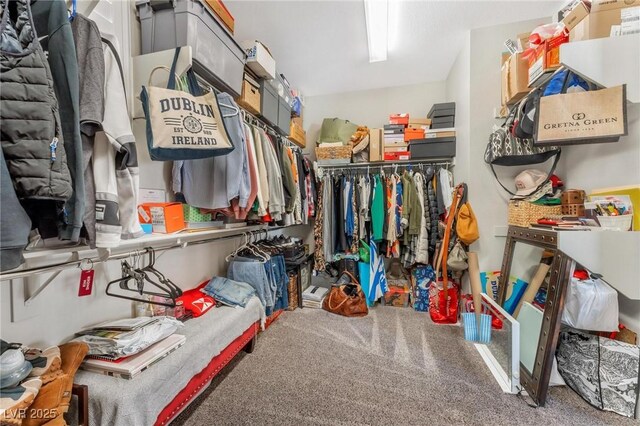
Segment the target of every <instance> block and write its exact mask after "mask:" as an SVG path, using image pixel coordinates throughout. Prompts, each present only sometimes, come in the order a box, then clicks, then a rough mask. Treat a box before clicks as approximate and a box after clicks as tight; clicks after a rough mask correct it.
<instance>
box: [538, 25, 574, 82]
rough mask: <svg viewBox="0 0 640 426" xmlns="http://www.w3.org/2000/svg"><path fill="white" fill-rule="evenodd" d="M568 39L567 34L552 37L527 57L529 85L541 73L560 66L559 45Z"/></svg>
mask: <svg viewBox="0 0 640 426" xmlns="http://www.w3.org/2000/svg"><path fill="white" fill-rule="evenodd" d="M568 41H569V35H568V34H565V33H563V34H560V35H559V36H556V37H553V38H551V39H549V40H547V41H545V42H544V43H543V44H541V45H540V46H538V47H537V48H536V49H535V52H534V54H532V55H531V56H530V57H529V86H531V85H532V84H533V83H535V82H536V80H538V79H539V78H540V77H541V76H542V75H543V74H545V73H548V72H552V71H555V70H556V69H558V67H560V46H561V45H562V44H564V43H567V42H568Z"/></svg>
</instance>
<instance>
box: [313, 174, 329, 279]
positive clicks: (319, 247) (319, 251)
mask: <svg viewBox="0 0 640 426" xmlns="http://www.w3.org/2000/svg"><path fill="white" fill-rule="evenodd" d="M325 187H326V185H325V183H324V181H321V182H320V183H319V188H318V191H320V193H321V194H322V196H320V197H318V214H317V215H316V221H315V223H314V224H313V242H314V250H313V256H314V269H315V270H316V271H324V270H325V268H326V258H325V249H326V248H327V246H328V245H329V240H327V239H325V234H324V233H325V232H326V231H327V224H326V223H325V220H324V215H325V212H324V208H323V207H324V206H323V203H324V202H325V201H326V199H325V197H324V188H325Z"/></svg>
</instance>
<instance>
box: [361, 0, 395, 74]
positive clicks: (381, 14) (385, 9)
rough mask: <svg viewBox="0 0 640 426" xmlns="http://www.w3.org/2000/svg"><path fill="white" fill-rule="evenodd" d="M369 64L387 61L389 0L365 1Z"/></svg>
mask: <svg viewBox="0 0 640 426" xmlns="http://www.w3.org/2000/svg"><path fill="white" fill-rule="evenodd" d="M364 17H365V21H366V23H367V42H368V44H369V62H380V61H386V60H387V50H388V48H389V4H388V1H387V0H364Z"/></svg>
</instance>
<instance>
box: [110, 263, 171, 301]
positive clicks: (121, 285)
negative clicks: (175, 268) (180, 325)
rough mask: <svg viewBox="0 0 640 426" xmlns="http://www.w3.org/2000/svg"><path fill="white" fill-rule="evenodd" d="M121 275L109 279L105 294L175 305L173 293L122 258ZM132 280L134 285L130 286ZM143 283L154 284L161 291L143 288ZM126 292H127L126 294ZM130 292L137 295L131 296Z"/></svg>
mask: <svg viewBox="0 0 640 426" xmlns="http://www.w3.org/2000/svg"><path fill="white" fill-rule="evenodd" d="M121 270H122V277H120V278H118V279H115V280H113V281H110V282H109V283H108V284H107V289H106V294H107V295H109V296H112V297H117V298H119V299H126V300H132V301H134V302H142V303H150V304H153V305H160V306H168V307H171V308H173V307H175V306H176V298H175V295H174V294H173V293H172V292H171V291H169V290H168V289H166V288H165V287H163V286H161V285H159V284H158V283H156V282H154V281H152V280H150V279H145V276H146V274H145V273H144V272H141V271H139V270H137V269H135V268H134V267H133V266H131V265H130V264H129V262H128V261H127V260H123V261H122V264H121ZM132 281H134V284H135V286H134V287H130V284H131V282H132ZM145 283H150V284H151V285H153V286H155V287H156V288H157V289H159V290H161V291H149V290H148V289H145ZM112 288H113V289H115V288H117V289H119V291H120V292H118V291H113V289H112ZM127 293H128V294H127ZM131 293H133V294H136V295H138V296H137V297H136V296H133V295H131ZM142 296H157V297H160V298H162V299H164V300H165V302H162V301H157V300H153V299H149V298H144V297H142Z"/></svg>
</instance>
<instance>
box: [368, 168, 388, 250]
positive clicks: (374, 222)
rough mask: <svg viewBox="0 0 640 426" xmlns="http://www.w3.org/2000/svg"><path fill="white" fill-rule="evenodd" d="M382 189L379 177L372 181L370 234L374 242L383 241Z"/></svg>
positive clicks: (383, 208)
mask: <svg viewBox="0 0 640 426" xmlns="http://www.w3.org/2000/svg"><path fill="white" fill-rule="evenodd" d="M383 191H384V188H383V185H382V182H381V181H380V176H378V175H376V176H375V177H374V179H373V196H372V197H371V233H372V235H373V240H374V241H380V240H382V239H383V233H382V231H383V226H384V210H385V206H384V194H383Z"/></svg>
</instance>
